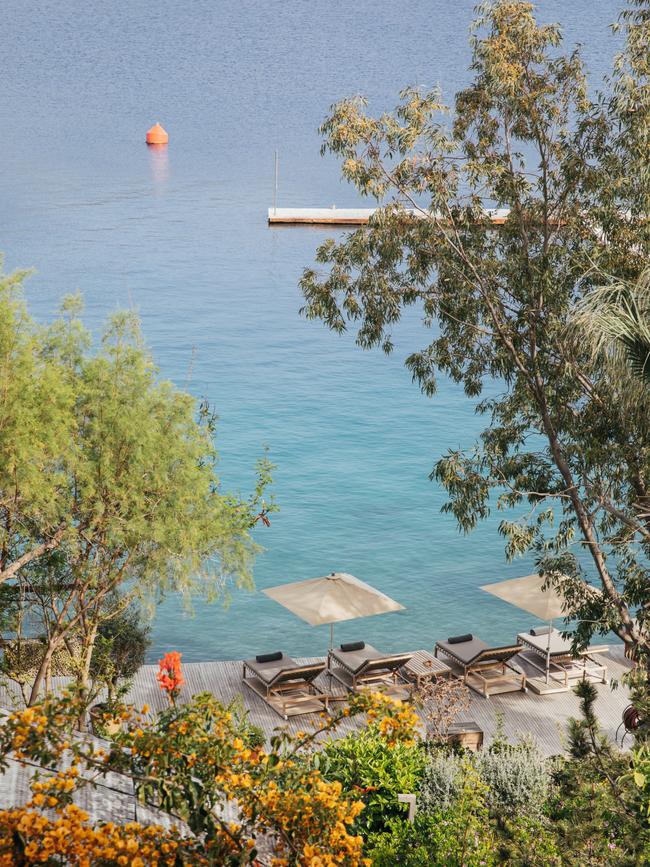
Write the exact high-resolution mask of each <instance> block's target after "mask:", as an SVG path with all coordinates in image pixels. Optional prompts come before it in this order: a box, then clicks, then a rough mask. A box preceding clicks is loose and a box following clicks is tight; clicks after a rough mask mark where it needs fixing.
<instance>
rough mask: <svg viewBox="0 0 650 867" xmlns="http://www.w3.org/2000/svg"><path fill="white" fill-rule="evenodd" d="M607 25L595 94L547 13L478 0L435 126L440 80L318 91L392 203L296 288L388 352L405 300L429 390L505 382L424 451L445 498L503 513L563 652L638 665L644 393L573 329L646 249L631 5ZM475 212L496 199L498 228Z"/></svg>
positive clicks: (641, 115)
mask: <svg viewBox="0 0 650 867" xmlns="http://www.w3.org/2000/svg"><path fill="white" fill-rule="evenodd" d="M620 28H621V30H622V32H623V35H624V39H625V48H624V51H623V52H622V54H621V56H620V57H619V58H617V59H616V61H615V65H614V73H613V77H612V82H611V88H610V92H609V93H607V94H605V95H602V96H601V97H599V98H598V99H597V100H596V101H590V100H589V98H588V95H587V93H588V91H587V81H586V78H585V74H584V71H583V66H582V61H581V57H580V52H579V50H577V49H576V50H573V51H570V52H568V53H562V50H561V35H560V30H559V27H558V26H556V25H541V24H539V23H538V22H537V21H536V20H535V17H534V14H533V7H532V4H530V3H525V2H512V0H496V2H492V3H483V4H482V5H481V6H480V7H479V12H478V18H477V21H476V22H475V26H474V31H473V35H472V51H473V60H472V70H473V74H474V77H473V81H472V83H471V84H470V85H469V86H468V87H467V88H466V89H465V90H463V91H461V92H460V93H458V94H457V95H456V99H455V105H454V109H453V112H452V113H451V115H452V116H451V118H450V119H449V120H447V115H448V114H449V110H448V109H447V108H446V107H445V106H444V105H443V103H442V97H441V94H440V93H439V92H438V91H431V92H424V91H421V90H418V89H413V88H408V89H406V90H404V91H403V92H402V94H401V101H400V103H399V105H398V106H397V108H396V109H395V111H394V112H393V113H391V114H384V115H382V116H381V117H373V116H371V115H370V114H369V113H367V111H366V103H365V101H364V100H363V99H360V98H354V99H347V100H343V101H342V102H340V103H338V104H336V105H334V106H333V107H332V109H331V113H330V115H329V117H328V118H327V119H326V120H325V122H324V123H323V125H322V128H321V131H322V133H323V136H324V144H323V150H324V151H329V152H332V153H333V154H335V155H336V156H338V157H339V158H340V159H341V162H342V174H343V176H344V177H345V178H346V179H347V180H349V181H350V182H351V183H352V184H354V185H355V186H356V187H357V189H359V190H360V191H361V192H362V193H363V194H365V195H369V196H374V197H376V198H377V199H378V200H379V201H382V200H385V199H386V198H389V200H388V202H387V203H386V204H384V205H383V206H382V207H380V208H379V209H378V210H377V211H376V213H375V214H374V216H373V217H372V219H371V220H370V222H369V224H368V226H365V227H362V228H360V229H359V230H357V231H355V232H352V233H351V234H349V235H347V236H346V237H345V238H344V239H343V240H342V241H340V242H335V241H333V240H329V241H327V242H326V243H325V244H323V245H322V246H321V247H320V248H319V250H318V253H317V262H318V265H319V266H320V268H321V270H317V269H316V268H308V269H307V270H305V272H304V274H303V278H302V281H301V286H302V290H303V294H304V297H305V306H304V308H303V309H304V313H305V314H306V315H307V316H308V317H310V318H319V319H322V320H323V321H324V322H325V324H326V325H328V326H329V327H330V328H332V329H333V330H335V331H339V332H340V331H343V330H345V329H346V328H348V327H349V326H354V327H355V328H356V337H357V342H358V343H359V345H360V346H361V347H363V348H367V347H371V346H382V347H383V348H384V350H385V351H386V352H390V351H391V349H392V345H393V343H392V337H391V329H392V328H393V327H394V326H395V325H396V323H397V322H398V321H399V320H400V318H401V316H402V314H403V311H404V310H405V309H406V308H407V307H410V306H417V308H418V309H420V310H421V311H422V316H423V321H424V324H425V325H426V326H427V327H430V328H432V330H433V337H432V340H431V342H430V343H429V345H428V346H425V347H424V348H415V347H414V351H413V352H412V353H411V355H410V356H409V357H408V359H407V365H408V367H409V368H410V370H411V372H412V374H413V378H414V379H415V380H416V381H417V383H418V384H419V385H420V387H421V388H422V389H423V391H424V392H425V393H427V394H434V393H435V390H436V376H437V374H438V372H440V371H441V372H443V373H444V374H446V375H448V376H449V377H451V379H452V380H453V381H454V382H457V383H459V384H461V385H462V386H463V387H464V390H465V392H466V394H467V395H468V396H470V397H472V398H475V397H477V396H479V395H480V394H481V391H482V388H483V385H484V383H485V382H486V381H492V380H494V379H496V380H497V381H498V382H500V383H501V384H502V386H503V390H502V392H501V393H500V394H498V395H497V396H495V397H492V398H488V399H483V400H482V401H481V402H479V404H478V411H479V412H480V413H482V414H484V415H486V416H487V417H488V419H489V424H488V426H487V427H486V429H485V430H484V431H483V433H482V435H481V437H480V442H479V443H477V444H476V446H475V448H473V449H471V450H469V451H460V450H457V449H450V450H449V451H448V452H447V453H446V454H445V455H444V456H443V457H442V458H441V459H440V460H439V461H438V462H437V464H436V466H435V469H434V471H433V473H432V478H434V479H436V480H437V481H438V482H440V483H441V484H442V485H443V486H444V487H445V489H446V491H447V493H448V495H449V499H448V502H447V504H446V505H445V507H444V509H445V510H446V511H448V512H450V513H452V514H453V515H454V516H455V518H456V519H457V521H458V525H459V527H460V528H461V530H463V531H465V532H468V531H470V530H471V529H472V528H473V527H475V526H476V523H477V522H478V521H479V520H482V519H484V518H486V517H487V516H488V515H489V514H490V511H491V510H492V509H493V508H494V507H495V505H496V508H497V509H499V510H504V511H507V510H509V509H512V508H516V509H517V512H518V514H517V515H516V516H515V517H514V518H511V517H504V519H503V520H502V521H501V524H500V532H501V533H502V534H503V536H504V538H505V540H506V553H507V556H508V557H510V558H512V557H515V556H517V555H519V554H523V553H525V552H532V553H533V554H534V555H535V558H536V560H537V563H538V567H539V569H540V570H541V571H542V572H543V573H544V575H545V576H547V578H548V581H549V583H552V584H554V585H556V586H558V587H559V588H560V589H561V591H562V592H563V594H564V596H565V598H566V602H567V606H566V609H567V614H570V615H572V616H573V618H575V619H576V620H577V621H578V626H577V628H576V631H575V643H576V645H579V646H583V645H585V644H586V643H587V642H588V641H589V638H590V636H591V635H592V634H593V632H594V631H601V632H603V633H607V632H609V631H610V630H614V631H616V632H617V633H618V635H619V636H620V637H621V638H622V639H623V640H624V642H625V643H626V648H627V652H628V653H629V654H630V655H631V656H633V657H635V658H637V659H644V658H645V656H646V654H647V653H648V648H649V644H650V642H649V638H648V629H647V628H646V623H645V612H646V611H647V610H648V605H647V603H648V588H649V587H650V573H649V572H648V569H647V557H648V553H650V524H649V523H648V515H649V514H650V508H649V507H650V494H649V492H648V484H649V479H650V451H649V450H648V442H649V441H650V428H649V426H648V419H649V418H650V412H649V410H650V393H646V394H645V395H643V397H642V398H641V399H640V400H639V401H637V403H636V406H635V409H634V411H633V412H630V411H629V403H630V402H629V401H625V400H621V399H620V392H621V383H620V380H619V379H618V378H617V377H613V376H612V374H611V369H610V367H609V366H608V365H607V364H605V363H604V361H603V359H602V357H601V356H599V355H598V354H596V355H594V353H593V352H592V351H591V347H590V345H589V341H588V340H586V339H584V337H583V336H582V335H581V334H580V333H579V332H577V331H576V329H575V327H574V307H575V305H576V303H577V302H580V301H581V300H582V299H584V298H585V297H588V295H589V293H590V292H591V291H592V290H593V289H594V287H596V286H598V285H600V284H601V283H602V275H603V274H608V275H610V277H611V279H613V280H618V281H622V282H625V283H626V284H629V283H631V282H634V281H636V280H637V279H638V277H639V276H640V275H641V273H642V272H643V270H644V268H646V267H647V261H648V254H649V253H650V226H649V224H648V220H647V214H648V213H649V212H650V168H649V161H648V153H650V150H649V148H648V142H649V141H650V98H649V96H648V94H649V93H650V87H649V86H648V82H649V80H650V79H649V75H650V65H649V64H648V60H647V57H648V52H647V50H646V48H647V44H648V40H649V39H650V36H649V34H650V14H649V6H648V2H647V0H633V2H632V3H630V5H629V6H628V8H627V9H626V10H625V11H624V13H623V15H622V16H621V21H620ZM494 207H497V208H503V209H507V217H506V218H505V220H504V222H503V225H498V226H496V225H494V223H493V221H492V219H491V217H490V213H489V209H490V208H494ZM434 325H435V327H434ZM522 513H523V514H522ZM577 549H580V550H581V553H580V554H578V553H576V551H577ZM593 579H596V580H597V581H598V585H599V587H601V588H602V590H603V593H602V595H601V594H594V593H593V592H592V590H591V589H590V580H593ZM635 613H637V616H636V617H635Z"/></svg>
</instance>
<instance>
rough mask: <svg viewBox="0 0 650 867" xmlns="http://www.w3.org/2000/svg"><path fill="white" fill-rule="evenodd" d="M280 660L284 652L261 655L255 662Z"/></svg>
mask: <svg viewBox="0 0 650 867" xmlns="http://www.w3.org/2000/svg"><path fill="white" fill-rule="evenodd" d="M279 659H282V651H281V650H276V651H275V653H260V655H259V656H256V657H255V662H277V661H278V660H279Z"/></svg>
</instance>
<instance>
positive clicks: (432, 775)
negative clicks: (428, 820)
mask: <svg viewBox="0 0 650 867" xmlns="http://www.w3.org/2000/svg"><path fill="white" fill-rule="evenodd" d="M462 775H463V760H462V758H461V757H460V756H459V755H457V754H456V753H450V752H449V751H448V750H445V749H436V750H433V751H432V752H431V753H430V754H429V756H428V757H427V762H426V767H425V770H424V776H423V778H422V784H421V787H420V795H419V798H418V804H419V806H420V809H422V810H426V811H428V812H437V811H440V810H443V811H444V810H448V809H449V808H450V807H451V806H452V805H453V804H454V803H455V802H456V801H457V799H458V796H459V795H460V792H461V789H462V787H463V778H462Z"/></svg>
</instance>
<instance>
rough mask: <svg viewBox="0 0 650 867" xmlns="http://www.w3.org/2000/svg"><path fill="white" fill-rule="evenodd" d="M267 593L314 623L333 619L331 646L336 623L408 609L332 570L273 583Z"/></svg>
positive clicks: (355, 580)
mask: <svg viewBox="0 0 650 867" xmlns="http://www.w3.org/2000/svg"><path fill="white" fill-rule="evenodd" d="M264 593H266V595H267V596H270V597H271V599H275V601H276V602H279V603H280V605H284V607H285V608H288V609H289V611H292V612H293V613H294V614H297V615H298V617H300V618H301V619H302V620H306V621H307V623H310V624H311V625H312V626H319V625H321V624H324V623H329V624H330V625H331V628H330V646H331V645H332V643H333V637H334V626H333V624H334V623H339V622H340V621H343V620H354V619H355V618H357V617H370V616H371V615H373V614H385V613H387V612H389V611H402V610H403V609H404V606H403V605H400V604H399V602H395V600H394V599H391V598H390V596H386V594H385V593H381V592H380V591H379V590H375V588H374V587H371V586H370V584H366V583H365V582H364V581H359V579H358V578H355V577H354V575H348V573H347V572H332V573H330V574H329V575H325V576H324V577H322V578H309V579H308V580H306V581H295V582H292V583H291V584H282V585H280V586H278V587H269V588H268V589H267V590H264Z"/></svg>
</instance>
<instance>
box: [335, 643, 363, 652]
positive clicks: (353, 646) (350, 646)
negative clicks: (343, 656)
mask: <svg viewBox="0 0 650 867" xmlns="http://www.w3.org/2000/svg"><path fill="white" fill-rule="evenodd" d="M365 646H366V642H365V641H349V642H348V643H347V644H342V645H341V650H342V651H343V653H350V652H351V651H355V650H363V649H364V648H365Z"/></svg>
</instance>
